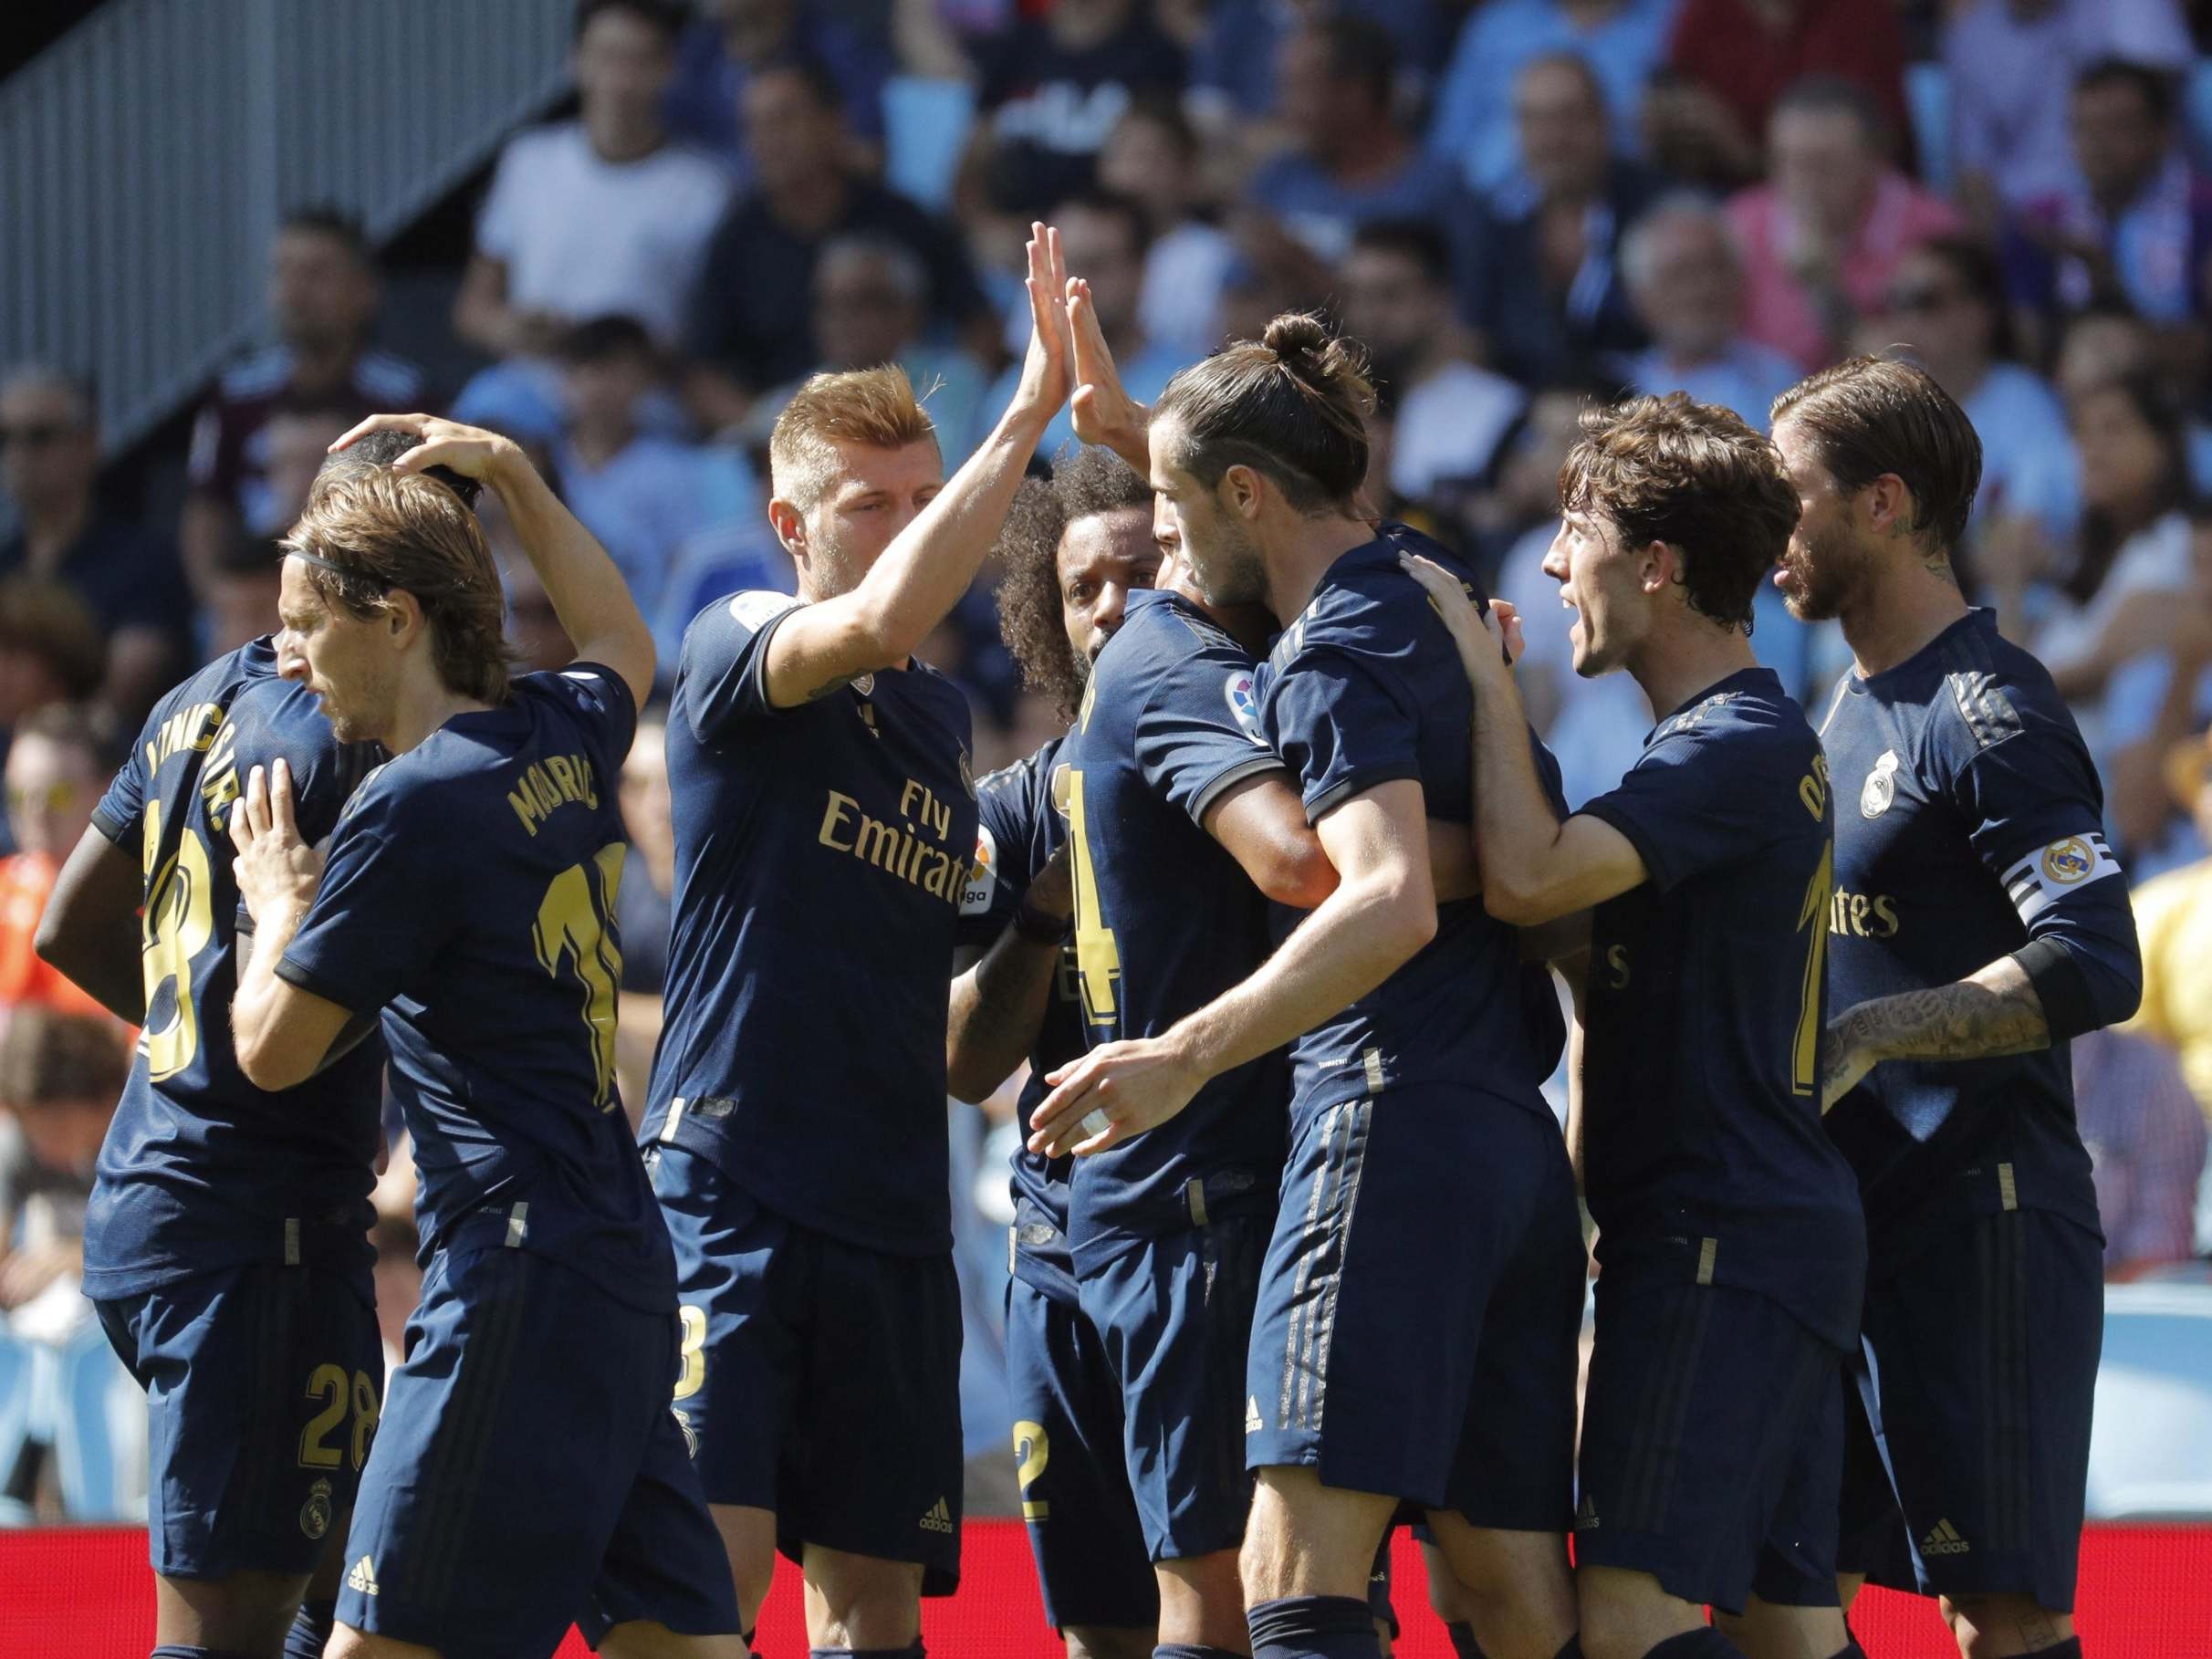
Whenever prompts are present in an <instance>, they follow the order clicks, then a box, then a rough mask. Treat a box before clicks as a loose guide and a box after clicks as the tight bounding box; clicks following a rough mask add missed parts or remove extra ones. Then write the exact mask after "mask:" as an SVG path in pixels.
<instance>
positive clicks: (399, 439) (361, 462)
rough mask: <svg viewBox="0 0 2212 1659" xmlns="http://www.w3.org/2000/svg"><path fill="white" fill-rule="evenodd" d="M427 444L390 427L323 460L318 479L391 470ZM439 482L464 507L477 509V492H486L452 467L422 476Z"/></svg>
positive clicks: (433, 469)
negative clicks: (358, 471)
mask: <svg viewBox="0 0 2212 1659" xmlns="http://www.w3.org/2000/svg"><path fill="white" fill-rule="evenodd" d="M422 442H423V440H422V439H420V438H418V437H416V436H415V435H414V433H411V432H396V431H393V430H392V429H391V428H389V427H385V428H381V429H380V430H378V431H376V432H372V433H364V434H363V435H362V436H360V437H358V438H356V439H354V441H353V442H352V443H349V444H347V445H346V447H345V448H343V449H341V450H339V451H338V452H337V453H336V454H330V455H326V456H324V457H323V464H322V467H321V469H320V470H319V471H318V472H317V474H316V475H315V479H316V482H317V483H318V484H319V483H321V482H322V480H323V479H325V478H328V477H329V476H330V475H331V474H333V473H343V472H350V471H352V470H353V469H355V468H356V467H372V466H390V465H391V464H392V463H393V462H394V461H397V460H398V459H399V458H400V457H401V456H402V455H403V454H406V453H407V452H408V451H409V450H411V449H413V448H415V447H416V446H417V445H418V444H420V443H422ZM422 476H423V477H425V478H435V479H436V480H437V481H438V482H439V483H440V484H443V485H444V486H445V487H446V488H447V489H449V490H451V491H453V493H454V495H456V496H460V497H461V505H462V506H466V507H474V506H475V505H476V495H477V492H478V491H479V490H480V489H482V488H483V485H480V484H478V483H477V481H476V480H475V479H474V478H464V477H463V476H462V475H460V474H459V473H456V472H455V471H454V470H453V468H451V467H450V466H433V467H432V468H430V469H429V470H428V471H427V472H425V473H423V474H422Z"/></svg>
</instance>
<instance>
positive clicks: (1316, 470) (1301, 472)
mask: <svg viewBox="0 0 2212 1659" xmlns="http://www.w3.org/2000/svg"><path fill="white" fill-rule="evenodd" d="M1374 412H1375V389H1374V387H1373V385H1372V383H1371V382H1370V381H1369V380H1368V378H1367V360H1366V358H1365V356H1364V355H1363V354H1362V351H1361V350H1360V348H1359V346H1357V345H1356V344H1355V343H1353V342H1352V341H1351V340H1349V339H1344V338H1342V337H1341V336H1340V335H1336V334H1332V333H1330V329H1329V325H1328V324H1327V323H1325V322H1323V321H1322V320H1321V318H1320V317H1318V316H1317V315H1315V314H1314V313H1312V312H1310V311H1286V312H1284V313H1283V314H1282V315H1281V316H1280V317H1278V318H1275V320H1274V321H1272V322H1270V323H1269V324H1268V326H1267V329H1265V330H1264V331H1263V332H1262V333H1261V335H1260V338H1259V339H1257V340H1249V339H1247V340H1237V341H1236V342H1235V343H1233V344H1231V345H1229V346H1227V347H1225V348H1224V349H1223V350H1220V351H1217V352H1216V353H1215V354H1214V355H1213V356H1212V357H1209V358H1206V359H1205V360H1203V361H1201V362H1196V363H1194V364H1192V365H1191V366H1190V367H1189V368H1187V369H1185V370H1183V371H1182V372H1180V373H1179V374H1177V375H1176V376H1175V378H1174V380H1172V381H1168V383H1167V390H1166V391H1163V392H1162V393H1161V394H1160V401H1159V402H1157V403H1156V404H1154V405H1153V419H1154V420H1158V419H1161V418H1162V417H1163V416H1165V417H1172V418H1173V419H1174V421H1175V423H1177V425H1178V426H1179V427H1180V428H1181V433H1180V437H1181V443H1180V445H1179V451H1178V454H1176V456H1175V463H1176V464H1177V466H1179V467H1180V468H1181V469H1182V470H1183V471H1184V472H1186V473H1188V474H1190V475H1191V476H1192V477H1194V478H1195V479H1197V480H1198V482H1199V483H1200V484H1202V485H1205V487H1206V488H1207V489H1213V488H1215V487H1216V485H1219V484H1220V483H1221V480H1222V476H1223V475H1224V474H1226V472H1227V471H1228V470H1229V468H1230V467H1232V466H1248V467H1250V468H1251V469H1252V470H1253V471H1254V472H1257V473H1259V474H1261V475H1264V476H1266V477H1267V478H1268V481H1269V482H1271V483H1272V484H1274V485H1275V486H1276V487H1277V488H1278V489H1279V490H1281V491H1282V493H1283V498H1284V499H1285V500H1286V501H1288V502H1289V504H1290V506H1292V507H1293V508H1295V509H1296V510H1298V511H1299V512H1301V513H1305V514H1308V515H1309V516H1311V515H1319V514H1320V513H1324V512H1328V511H1331V510H1340V511H1341V510H1344V509H1346V508H1348V507H1349V506H1350V505H1351V502H1352V500H1353V498H1354V497H1355V496H1357V495H1358V494H1359V492H1360V488H1361V486H1362V485H1363V484H1365V483H1366V481H1367V451H1368V445H1367V422H1368V418H1369V417H1370V416H1371V415H1372V414H1373V413H1374Z"/></svg>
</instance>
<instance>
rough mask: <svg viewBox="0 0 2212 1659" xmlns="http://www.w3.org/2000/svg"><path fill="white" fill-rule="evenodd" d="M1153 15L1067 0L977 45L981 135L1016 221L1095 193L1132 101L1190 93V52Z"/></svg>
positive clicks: (1133, 5)
mask: <svg viewBox="0 0 2212 1659" xmlns="http://www.w3.org/2000/svg"><path fill="white" fill-rule="evenodd" d="M1025 9H1026V8H1025ZM1151 10H1152V8H1151V7H1150V6H1148V5H1140V4H1138V0H1057V3H1056V4H1055V5H1051V6H1050V7H1049V8H1046V9H1045V11H1044V15H1043V16H1024V17H1022V18H1021V19H1020V20H1019V21H1017V22H1016V23H1015V24H1014V25H1013V26H1011V27H1010V28H1007V30H1005V31H1004V32H1003V33H1001V34H999V35H997V36H996V37H992V38H990V39H987V40H984V41H980V42H978V43H977V45H976V69H977V71H978V85H977V87H976V108H977V109H978V110H980V111H981V112H982V122H981V126H980V130H979V133H978V137H979V139H980V141H982V142H984V143H986V144H987V145H988V146H989V147H990V149H991V150H992V151H993V152H994V167H995V169H996V172H997V174H998V179H999V186H1000V189H1001V191H1002V193H1003V194H1004V197H1005V200H1006V203H1007V206H1008V207H1009V208H1010V209H1012V210H1013V211H1014V212H1015V213H1017V214H1023V215H1026V216H1029V217H1035V216H1037V215H1038V214H1039V213H1040V211H1041V210H1042V209H1043V208H1045V207H1047V206H1048V205H1049V204H1050V203H1054V202H1058V201H1059V200H1061V199H1062V198H1064V197H1067V196H1069V195H1072V194H1074V193H1077V192H1079V191H1082V190H1087V189H1089V188H1090V185H1091V184H1092V183H1094V182H1095V179H1096V167H1097V162H1098V155H1099V151H1100V150H1101V148H1103V147H1104V145H1105V142H1106V137H1107V134H1109V133H1111V131H1112V130H1113V128H1114V123H1115V122H1116V121H1118V120H1121V119H1122V111H1124V110H1127V109H1128V108H1129V105H1130V100H1131V99H1133V98H1134V97H1136V95H1137V94H1139V93H1141V92H1146V91H1167V92H1179V91H1181V90H1182V89H1183V84H1184V57H1183V48H1182V47H1179V46H1177V45H1176V44H1175V43H1174V40H1173V39H1171V38H1170V37H1168V36H1166V35H1164V34H1163V33H1162V32H1161V31H1160V29H1159V28H1158V26H1156V25H1154V23H1153V20H1152V16H1151Z"/></svg>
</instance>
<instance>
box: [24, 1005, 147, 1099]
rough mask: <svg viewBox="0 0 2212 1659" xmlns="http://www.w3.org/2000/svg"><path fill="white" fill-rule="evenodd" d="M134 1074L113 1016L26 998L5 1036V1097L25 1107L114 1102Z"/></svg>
mask: <svg viewBox="0 0 2212 1659" xmlns="http://www.w3.org/2000/svg"><path fill="white" fill-rule="evenodd" d="M129 1077H130V1050H129V1049H126V1048H125V1047H124V1046H123V1041H122V1038H121V1037H120V1035H119V1034H118V1033H117V1031H116V1028H115V1025H114V1022H113V1021H111V1020H109V1019H105V1018H102V1017H99V1016H98V1015H94V1014H63V1013H59V1012H57V1010H55V1009H53V1008H49V1007H43V1006H41V1005H40V1004H37V1003H23V1004H21V1005H19V1006H18V1007H16V1010H15V1012H13V1013H12V1014H10V1015H9V1016H8V1021H7V1036H6V1038H5V1040H0V1102H5V1103H6V1104H7V1105H9V1106H12V1107H15V1108H17V1109H19V1110H20V1109H21V1108H24V1107H37V1106H44V1105H47V1104H49V1103H53V1102H59V1101H102V1102H112V1101H115V1100H116V1099H117V1097H119V1096H120V1094H121V1093H122V1092H123V1084H124V1082H125V1080H128V1079H129Z"/></svg>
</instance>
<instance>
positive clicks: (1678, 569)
mask: <svg viewBox="0 0 2212 1659" xmlns="http://www.w3.org/2000/svg"><path fill="white" fill-rule="evenodd" d="M1681 579H1682V549H1681V548H1677V547H1674V546H1672V545H1670V544H1669V543H1667V542H1664V541H1648V542H1645V543H1644V544H1643V552H1642V553H1640V554H1638V555H1637V557H1636V580H1637V583H1638V585H1639V586H1641V587H1642V588H1643V591H1644V592H1646V593H1663V592H1664V591H1665V590H1666V589H1667V588H1668V587H1669V586H1670V585H1672V584H1675V583H1677V582H1679V581H1681Z"/></svg>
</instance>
